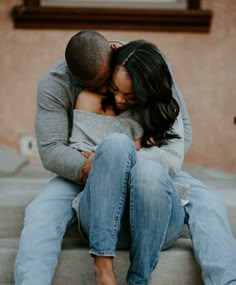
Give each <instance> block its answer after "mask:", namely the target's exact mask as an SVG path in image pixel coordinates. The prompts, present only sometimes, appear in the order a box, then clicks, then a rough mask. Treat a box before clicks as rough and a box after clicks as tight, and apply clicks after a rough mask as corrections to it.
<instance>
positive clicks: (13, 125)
mask: <svg viewBox="0 0 236 285" xmlns="http://www.w3.org/2000/svg"><path fill="white" fill-rule="evenodd" d="M20 3H22V1H20V0H1V2H0V23H1V25H0V38H1V43H0V58H1V67H0V100H1V101H0V145H3V146H7V147H9V148H11V149H15V150H17V149H18V139H19V136H20V135H21V134H27V133H34V117H35V105H36V87H37V80H38V78H39V77H40V75H41V74H42V73H43V72H44V71H45V70H46V69H47V68H48V67H50V66H51V65H52V64H53V63H55V62H56V61H57V60H58V59H60V58H62V57H63V55H64V49H65V46H66V43H67V42H68V40H69V38H70V37H71V36H72V35H73V34H74V33H75V32H77V31H76V30H66V31H64V30H21V29H17V30H15V29H14V28H13V23H12V20H11V17H10V10H11V8H12V6H14V5H16V4H20ZM202 4H203V7H206V8H210V9H212V10H213V12H214V19H213V24H212V29H211V33H210V34H187V33H163V32H127V31H125V32H121V31H101V32H103V33H104V35H105V36H106V37H107V38H108V39H122V40H132V39H139V38H144V39H146V40H149V41H153V42H155V43H156V44H157V45H158V46H159V48H160V49H161V50H162V51H163V52H164V53H165V55H166V56H167V58H168V59H169V61H170V62H171V64H172V67H173V69H174V72H175V75H176V78H177V81H178V83H179V86H180V88H181V90H182V92H183V94H184V96H185V98H186V103H187V106H188V109H189V113H190V117H191V120H192V124H193V134H194V135H193V144H192V147H191V149H190V151H189V152H188V154H187V156H186V162H188V163H191V164H195V165H203V166H209V167H211V168H214V169H219V170H226V171H229V172H233V173H236V147H235V146H236V125H235V124H234V123H233V121H234V117H235V116H236V92H235V89H236V85H235V83H236V82H235V81H236V77H235V66H236V56H235V52H236V1H235V0H215V1H213V0H205V1H202Z"/></svg>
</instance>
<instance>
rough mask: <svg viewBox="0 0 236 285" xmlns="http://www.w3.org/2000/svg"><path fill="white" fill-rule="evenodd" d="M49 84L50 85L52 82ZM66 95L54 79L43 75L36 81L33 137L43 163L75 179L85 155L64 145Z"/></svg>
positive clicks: (66, 112) (65, 136)
mask: <svg viewBox="0 0 236 285" xmlns="http://www.w3.org/2000/svg"><path fill="white" fill-rule="evenodd" d="M52 85H53V86H52ZM69 101H70V99H69V95H68V94H67V92H66V91H65V90H64V89H63V87H62V86H61V85H60V83H58V82H56V83H55V82H53V84H52V83H51V82H50V81H49V80H48V78H47V77H43V78H42V79H41V80H40V81H39V85H38V98H37V114H36V123H35V127H36V137H37V143H38V149H39V154H40V157H41V160H42V163H43V165H44V167H45V168H46V169H48V170H50V171H52V172H54V173H56V174H58V175H60V176H62V177H64V178H66V179H69V180H72V181H76V182H78V175H79V170H80V168H81V167H82V165H83V163H84V162H85V160H86V159H85V158H84V157H83V156H82V155H81V154H80V153H79V152H78V151H77V150H75V149H72V148H70V147H69V146H68V136H69V118H68V113H69V110H70V104H71V103H70V102H69Z"/></svg>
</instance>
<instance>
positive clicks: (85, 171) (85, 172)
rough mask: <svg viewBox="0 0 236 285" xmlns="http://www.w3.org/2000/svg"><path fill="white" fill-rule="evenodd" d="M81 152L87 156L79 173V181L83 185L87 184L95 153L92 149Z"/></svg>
mask: <svg viewBox="0 0 236 285" xmlns="http://www.w3.org/2000/svg"><path fill="white" fill-rule="evenodd" d="M81 154H82V155H83V156H84V157H86V158H87V160H86V161H85V163H84V165H83V166H82V168H81V170H80V173H79V181H80V183H81V184H82V185H85V184H86V181H87V178H88V176H89V172H90V170H91V167H92V165H93V157H94V153H93V152H90V151H83V152H82V153H81Z"/></svg>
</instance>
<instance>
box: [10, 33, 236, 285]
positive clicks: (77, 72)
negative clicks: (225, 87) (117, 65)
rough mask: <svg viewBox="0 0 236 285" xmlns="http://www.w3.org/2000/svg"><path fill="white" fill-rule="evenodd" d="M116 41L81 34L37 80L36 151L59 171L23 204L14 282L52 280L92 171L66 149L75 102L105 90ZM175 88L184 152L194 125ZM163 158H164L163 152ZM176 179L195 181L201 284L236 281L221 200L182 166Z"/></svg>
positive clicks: (193, 221)
mask: <svg viewBox="0 0 236 285" xmlns="http://www.w3.org/2000/svg"><path fill="white" fill-rule="evenodd" d="M117 44H119V45H121V44H122V43H119V42H117ZM115 47H116V45H114V43H109V42H108V41H107V40H106V39H105V38H104V37H103V36H102V35H101V34H99V33H97V32H93V31H83V32H80V33H78V34H76V35H75V36H74V37H72V38H71V40H70V41H69V43H68V45H67V48H66V54H65V57H66V61H65V60H62V61H60V62H58V63H57V64H56V65H55V66H53V67H52V68H51V69H49V70H48V71H47V72H46V73H45V74H44V75H43V77H42V78H41V80H40V82H39V86H38V106H37V116H36V135H37V141H38V146H39V153H40V156H41V159H42V162H43V165H44V166H45V168H46V169H48V170H50V171H52V172H54V173H56V174H58V175H59V176H58V177H56V178H54V179H53V180H52V181H50V182H49V183H48V185H47V186H46V187H45V189H44V190H43V191H42V192H41V193H40V195H39V196H38V197H37V198H36V199H35V200H34V201H33V202H32V203H31V204H30V205H29V206H28V207H27V209H26V213H25V221H24V228H23V230H22V234H21V239H20V245H19V251H18V255H17V258H16V262H15V284H16V285H19V284H21V285H22V284H24V285H27V284H29V285H32V284H34V285H37V284H40V285H42V284H43V285H47V284H51V282H52V278H53V275H54V271H55V268H56V265H57V261H58V257H59V254H60V250H61V242H62V239H63V236H64V233H65V231H66V228H67V227H68V226H69V225H71V224H72V223H73V222H74V220H75V214H74V212H73V210H72V207H71V202H72V200H73V199H74V198H75V197H76V196H77V194H78V192H79V191H81V190H82V188H81V187H79V184H78V182H79V179H81V175H82V176H87V175H88V174H89V171H90V168H91V165H92V160H91V159H86V158H85V157H84V156H82V155H81V154H80V153H79V152H77V151H76V150H74V149H72V148H70V147H68V145H69V143H68V139H69V137H70V134H71V127H72V116H73V108H74V105H75V101H76V98H77V96H78V94H79V93H80V91H81V90H82V89H83V88H86V89H92V90H96V91H97V92H100V93H105V92H106V91H107V90H108V86H107V82H108V80H109V77H110V75H111V70H110V64H109V63H110V59H111V56H112V50H113V49H114V48H115ZM173 93H174V96H175V97H176V99H177V100H178V102H179V105H180V110H181V116H182V119H183V124H184V139H185V151H187V150H188V148H189V147H190V144H191V139H192V134H191V124H190V120H189V117H188V112H187V110H186V107H185V104H184V100H183V97H182V95H181V92H180V90H179V89H178V87H177V85H176V83H175V82H174V84H173ZM160 163H165V154H163V157H162V161H160ZM167 168H168V167H167ZM168 170H169V169H168ZM172 179H173V180H174V182H177V183H179V184H183V185H185V184H189V185H191V195H190V197H189V203H188V204H187V205H185V212H186V217H185V219H186V222H187V224H188V226H189V229H190V233H191V237H192V242H193V249H194V253H195V256H196V258H197V261H198V262H199V264H200V266H201V269H202V278H203V280H204V283H205V284H207V285H209V284H214V285H218V284H220V285H226V284H236V270H235V269H236V268H235V264H236V247H235V241H234V239H233V236H232V233H231V230H230V227H229V225H228V221H227V216H226V212H225V209H224V206H223V205H222V203H221V201H220V200H218V198H217V197H216V196H215V195H214V194H212V193H211V192H210V191H209V190H208V189H206V187H205V186H204V185H203V184H201V183H200V182H199V181H197V180H195V179H194V178H192V177H191V176H189V175H188V174H187V173H185V172H183V171H180V172H179V173H177V174H176V175H174V176H172ZM78 266H79V265H78Z"/></svg>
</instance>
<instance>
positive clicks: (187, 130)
mask: <svg viewBox="0 0 236 285" xmlns="http://www.w3.org/2000/svg"><path fill="white" fill-rule="evenodd" d="M162 56H163V58H164V60H165V62H166V64H167V66H168V68H169V71H170V74H171V77H172V81H173V85H172V92H173V96H174V98H175V99H176V100H177V102H178V104H179V108H180V111H181V115H182V121H183V126H184V151H185V153H186V152H187V151H188V150H189V148H190V146H191V143H192V124H191V121H190V118H189V114H188V110H187V107H186V104H185V101H184V97H183V95H182V93H181V91H180V89H179V87H178V84H177V82H176V80H175V77H174V74H173V70H172V68H171V65H170V63H169V62H168V61H167V59H166V58H165V56H164V55H163V54H162Z"/></svg>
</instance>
